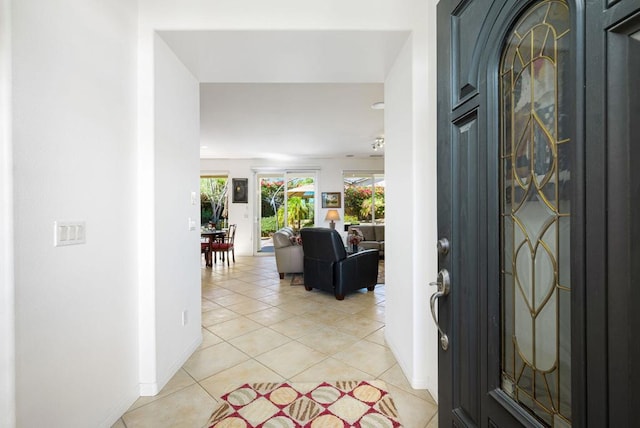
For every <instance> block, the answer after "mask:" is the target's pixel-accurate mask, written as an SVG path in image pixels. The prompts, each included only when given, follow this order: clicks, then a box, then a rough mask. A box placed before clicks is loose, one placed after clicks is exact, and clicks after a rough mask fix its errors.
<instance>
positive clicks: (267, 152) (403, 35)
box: [159, 31, 409, 159]
mask: <svg viewBox="0 0 640 428" xmlns="http://www.w3.org/2000/svg"><path fill="white" fill-rule="evenodd" d="M159 34H160V35H161V37H162V38H163V39H164V40H165V41H166V42H167V44H168V45H169V47H171V49H172V50H173V51H174V52H175V53H176V55H177V56H178V58H180V60H181V61H182V62H183V63H184V64H185V66H186V67H187V68H188V69H189V70H190V71H191V72H192V73H193V75H194V76H195V77H196V79H198V80H199V81H200V82H201V86H200V98H201V100H200V103H201V118H200V119H201V145H202V146H206V148H204V147H201V150H200V152H201V157H202V158H218V159H220V158H226V159H233V158H267V159H269V158H275V159H287V158H332V157H342V156H346V155H353V156H355V157H368V156H371V155H379V154H380V153H381V151H380V150H379V151H378V152H374V151H373V149H372V148H371V145H372V143H373V141H374V139H375V138H376V137H378V136H381V135H384V112H383V111H382V110H373V109H371V104H373V103H374V102H377V101H383V96H384V86H383V82H384V79H385V77H386V75H387V74H388V72H389V70H390V69H391V67H392V65H393V62H394V61H395V58H396V56H397V54H398V52H399V51H400V49H401V48H402V46H403V45H404V43H405V42H406V40H407V38H408V36H409V32H407V31H163V32H160V33H159Z"/></svg>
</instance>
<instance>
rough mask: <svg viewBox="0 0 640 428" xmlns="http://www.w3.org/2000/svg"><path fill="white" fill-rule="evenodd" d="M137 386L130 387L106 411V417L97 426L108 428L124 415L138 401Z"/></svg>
mask: <svg viewBox="0 0 640 428" xmlns="http://www.w3.org/2000/svg"><path fill="white" fill-rule="evenodd" d="M138 390H139V387H138V385H132V386H131V387H130V388H129V389H128V390H127V391H126V393H125V394H124V395H123V396H122V398H120V400H118V402H117V403H116V404H115V405H114V406H113V407H112V408H111V409H110V410H109V411H108V415H107V417H106V418H105V419H104V421H102V423H100V424H99V425H98V426H99V427H100V428H110V427H112V426H113V424H115V423H116V421H117V420H118V419H120V418H121V417H122V415H124V414H125V412H126V411H127V410H129V408H130V407H131V405H132V404H133V403H134V402H135V401H136V400H137V399H138Z"/></svg>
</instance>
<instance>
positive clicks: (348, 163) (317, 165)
mask: <svg viewBox="0 0 640 428" xmlns="http://www.w3.org/2000/svg"><path fill="white" fill-rule="evenodd" d="M287 169H294V170H300V169H308V170H309V171H310V173H311V174H314V173H315V174H316V176H317V187H316V201H317V203H316V213H315V218H316V222H315V224H316V226H322V227H329V222H328V221H325V220H324V218H325V216H326V214H327V208H322V206H321V203H320V194H321V193H322V192H342V191H343V188H344V184H343V179H342V172H343V171H345V170H360V171H379V172H384V164H383V161H382V159H380V158H368V159H355V158H343V159H311V160H309V159H305V160H298V161H296V160H291V159H288V160H287V161H276V160H258V159H202V160H201V161H200V173H201V174H202V175H206V174H210V173H223V174H228V177H229V179H230V180H231V179H232V178H248V179H249V194H250V195H251V196H250V197H249V203H248V204H238V203H232V202H231V198H230V199H229V202H230V203H229V223H235V224H237V225H238V229H237V231H236V240H235V243H234V244H235V246H236V254H238V255H245V256H246V255H252V254H253V253H254V249H255V248H256V246H257V244H256V242H255V239H259V237H258V236H257V233H254V231H257V227H258V225H257V216H258V207H257V206H256V200H257V199H256V197H255V196H256V192H257V191H258V189H257V184H256V177H255V171H256V170H257V171H263V172H268V171H273V170H280V171H285V170H287ZM342 200H343V201H344V195H343V198H342ZM338 212H339V213H340V218H341V220H340V221H336V230H339V231H341V230H344V228H343V225H344V203H343V204H342V208H341V209H339V210H338Z"/></svg>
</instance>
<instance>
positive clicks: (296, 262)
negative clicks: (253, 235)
mask: <svg viewBox="0 0 640 428" xmlns="http://www.w3.org/2000/svg"><path fill="white" fill-rule="evenodd" d="M293 237H295V233H294V232H293V229H291V228H290V227H283V228H282V229H280V230H278V231H277V232H276V233H274V234H273V248H274V252H275V255H276V266H277V268H278V274H279V275H280V279H283V278H284V274H285V273H302V271H303V270H304V268H303V262H304V252H303V250H302V245H297V244H296V243H294V242H293V241H292V239H293Z"/></svg>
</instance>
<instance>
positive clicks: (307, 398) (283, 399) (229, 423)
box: [207, 380, 402, 428]
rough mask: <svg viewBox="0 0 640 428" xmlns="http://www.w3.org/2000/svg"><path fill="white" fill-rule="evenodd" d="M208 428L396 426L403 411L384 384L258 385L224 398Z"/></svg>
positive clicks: (362, 382)
mask: <svg viewBox="0 0 640 428" xmlns="http://www.w3.org/2000/svg"><path fill="white" fill-rule="evenodd" d="M221 399H222V400H223V402H222V403H221V404H220V406H218V408H217V409H216V410H215V411H214V412H213V414H212V415H211V418H209V422H208V423H207V426H208V427H209V428H244V427H252V428H254V427H255V428H294V427H304V428H333V427H339V428H347V427H356V428H374V427H375V428H386V427H389V428H394V427H401V426H402V425H401V424H400V421H399V418H398V411H397V410H396V406H395V404H394V402H393V399H392V398H391V395H389V393H388V392H387V391H386V385H385V383H384V382H382V381H378V380H375V381H343V382H321V383H289V382H285V383H253V384H245V385H242V386H241V387H239V388H237V389H235V390H233V391H231V392H229V393H227V394H225V395H223V396H222V397H221Z"/></svg>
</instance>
